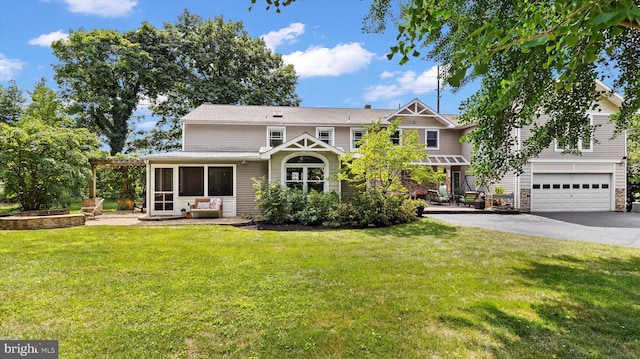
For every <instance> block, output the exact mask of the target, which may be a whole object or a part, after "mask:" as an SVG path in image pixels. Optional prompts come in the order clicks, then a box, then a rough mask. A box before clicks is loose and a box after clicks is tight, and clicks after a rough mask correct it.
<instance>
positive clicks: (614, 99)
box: [596, 79, 624, 108]
mask: <svg viewBox="0 0 640 359" xmlns="http://www.w3.org/2000/svg"><path fill="white" fill-rule="evenodd" d="M596 90H597V91H601V92H605V94H603V96H604V98H606V99H607V100H609V101H610V102H611V103H612V104H614V105H616V107H618V108H620V107H622V103H623V102H624V98H622V96H620V94H618V93H617V92H613V89H612V88H610V87H609V86H607V85H605V84H604V83H603V82H602V81H600V80H597V79H596Z"/></svg>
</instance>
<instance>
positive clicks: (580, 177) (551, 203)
mask: <svg viewBox="0 0 640 359" xmlns="http://www.w3.org/2000/svg"><path fill="white" fill-rule="evenodd" d="M611 178H612V174H611V173H571V174H559V173H548V174H546V173H536V174H533V183H532V188H531V211H534V212H560V211H571V212H578V211H585V212H586V211H611V210H612V208H613V207H612V206H613V204H612V203H613V190H612V187H613V186H612V180H611Z"/></svg>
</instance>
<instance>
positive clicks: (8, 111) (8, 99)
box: [0, 80, 25, 125]
mask: <svg viewBox="0 0 640 359" xmlns="http://www.w3.org/2000/svg"><path fill="white" fill-rule="evenodd" d="M24 103H25V98H24V96H23V95H22V91H21V90H20V89H19V88H18V85H17V84H16V82H15V81H14V80H12V81H10V83H9V87H7V88H6V89H5V88H4V87H2V85H0V123H6V124H8V125H12V124H14V123H15V122H17V121H18V120H19V119H20V115H21V114H22V107H23V106H24Z"/></svg>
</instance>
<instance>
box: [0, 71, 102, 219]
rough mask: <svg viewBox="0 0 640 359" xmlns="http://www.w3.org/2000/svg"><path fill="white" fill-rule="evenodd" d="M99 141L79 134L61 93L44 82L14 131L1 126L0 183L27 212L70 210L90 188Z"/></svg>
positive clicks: (87, 135) (81, 133) (14, 125)
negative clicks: (90, 159)
mask: <svg viewBox="0 0 640 359" xmlns="http://www.w3.org/2000/svg"><path fill="white" fill-rule="evenodd" d="M97 146H98V139H97V138H96V136H95V135H94V134H93V133H91V132H89V131H88V130H87V129H84V128H75V125H74V123H73V121H72V119H71V118H70V117H69V116H68V115H67V114H66V109H65V107H64V106H63V105H62V102H61V101H60V100H59V99H58V98H57V95H56V93H55V92H54V91H53V90H51V89H49V88H48V87H46V86H45V84H44V82H40V83H39V84H38V85H37V86H36V88H35V90H34V91H33V93H32V95H31V103H30V104H29V105H28V106H27V107H26V108H25V109H24V110H21V112H20V115H19V119H18V120H17V121H15V122H14V123H13V124H12V125H9V124H6V123H0V181H2V182H3V183H4V185H5V192H6V194H7V195H9V196H15V197H16V199H17V200H18V202H20V204H21V206H22V209H23V210H38V209H47V208H50V207H51V206H53V205H55V204H65V203H64V202H66V201H68V200H69V198H70V196H72V195H75V194H77V193H79V192H80V190H81V188H82V187H83V186H86V183H87V180H88V178H89V176H90V171H89V162H88V156H89V154H90V153H91V152H92V151H95V150H96V148H97Z"/></svg>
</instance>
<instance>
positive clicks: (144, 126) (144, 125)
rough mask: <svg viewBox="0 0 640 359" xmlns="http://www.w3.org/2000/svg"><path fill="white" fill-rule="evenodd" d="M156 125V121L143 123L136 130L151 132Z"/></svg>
mask: <svg viewBox="0 0 640 359" xmlns="http://www.w3.org/2000/svg"><path fill="white" fill-rule="evenodd" d="M156 123H157V121H145V122H142V123H140V124H139V125H138V126H137V127H136V128H137V129H138V130H145V131H148V130H152V129H153V128H155V127H156Z"/></svg>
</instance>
